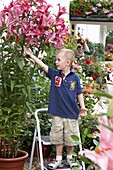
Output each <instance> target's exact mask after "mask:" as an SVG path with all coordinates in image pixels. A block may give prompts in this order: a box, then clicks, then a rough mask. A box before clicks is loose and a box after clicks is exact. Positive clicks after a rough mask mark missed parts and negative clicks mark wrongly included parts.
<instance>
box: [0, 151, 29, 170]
mask: <svg viewBox="0 0 113 170" xmlns="http://www.w3.org/2000/svg"><path fill="white" fill-rule="evenodd" d="M18 152H19V153H21V154H22V155H23V156H22V157H18V158H0V170H23V169H24V164H25V160H26V159H27V158H28V153H27V152H25V151H22V150H19V151H18Z"/></svg>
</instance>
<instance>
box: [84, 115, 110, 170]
mask: <svg viewBox="0 0 113 170" xmlns="http://www.w3.org/2000/svg"><path fill="white" fill-rule="evenodd" d="M99 123H100V126H99V129H100V143H99V146H98V149H97V150H95V151H90V150H88V149H86V150H84V151H83V153H84V154H85V156H86V157H87V158H89V159H91V160H92V161H93V162H94V163H95V164H97V165H98V166H99V167H100V168H101V170H113V141H112V140H113V118H110V119H108V118H107V116H106V115H105V116H102V117H99ZM109 128H111V129H109Z"/></svg>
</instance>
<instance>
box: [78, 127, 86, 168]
mask: <svg viewBox="0 0 113 170" xmlns="http://www.w3.org/2000/svg"><path fill="white" fill-rule="evenodd" d="M77 129H78V137H79V150H80V152H81V153H82V141H81V137H80V130H79V124H77ZM82 167H83V168H82V169H83V170H85V163H84V162H83V161H82Z"/></svg>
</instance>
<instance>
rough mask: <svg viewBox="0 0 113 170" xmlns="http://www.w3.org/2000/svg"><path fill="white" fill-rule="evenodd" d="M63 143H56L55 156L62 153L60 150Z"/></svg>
mask: <svg viewBox="0 0 113 170" xmlns="http://www.w3.org/2000/svg"><path fill="white" fill-rule="evenodd" d="M63 147H64V145H63V144H61V145H56V156H61V155H62V150H63Z"/></svg>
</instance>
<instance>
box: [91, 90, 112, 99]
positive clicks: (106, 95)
mask: <svg viewBox="0 0 113 170" xmlns="http://www.w3.org/2000/svg"><path fill="white" fill-rule="evenodd" d="M90 93H91V94H94V95H98V96H103V97H107V98H110V99H112V98H113V96H112V95H110V94H108V93H105V92H104V91H101V90H97V91H90Z"/></svg>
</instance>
